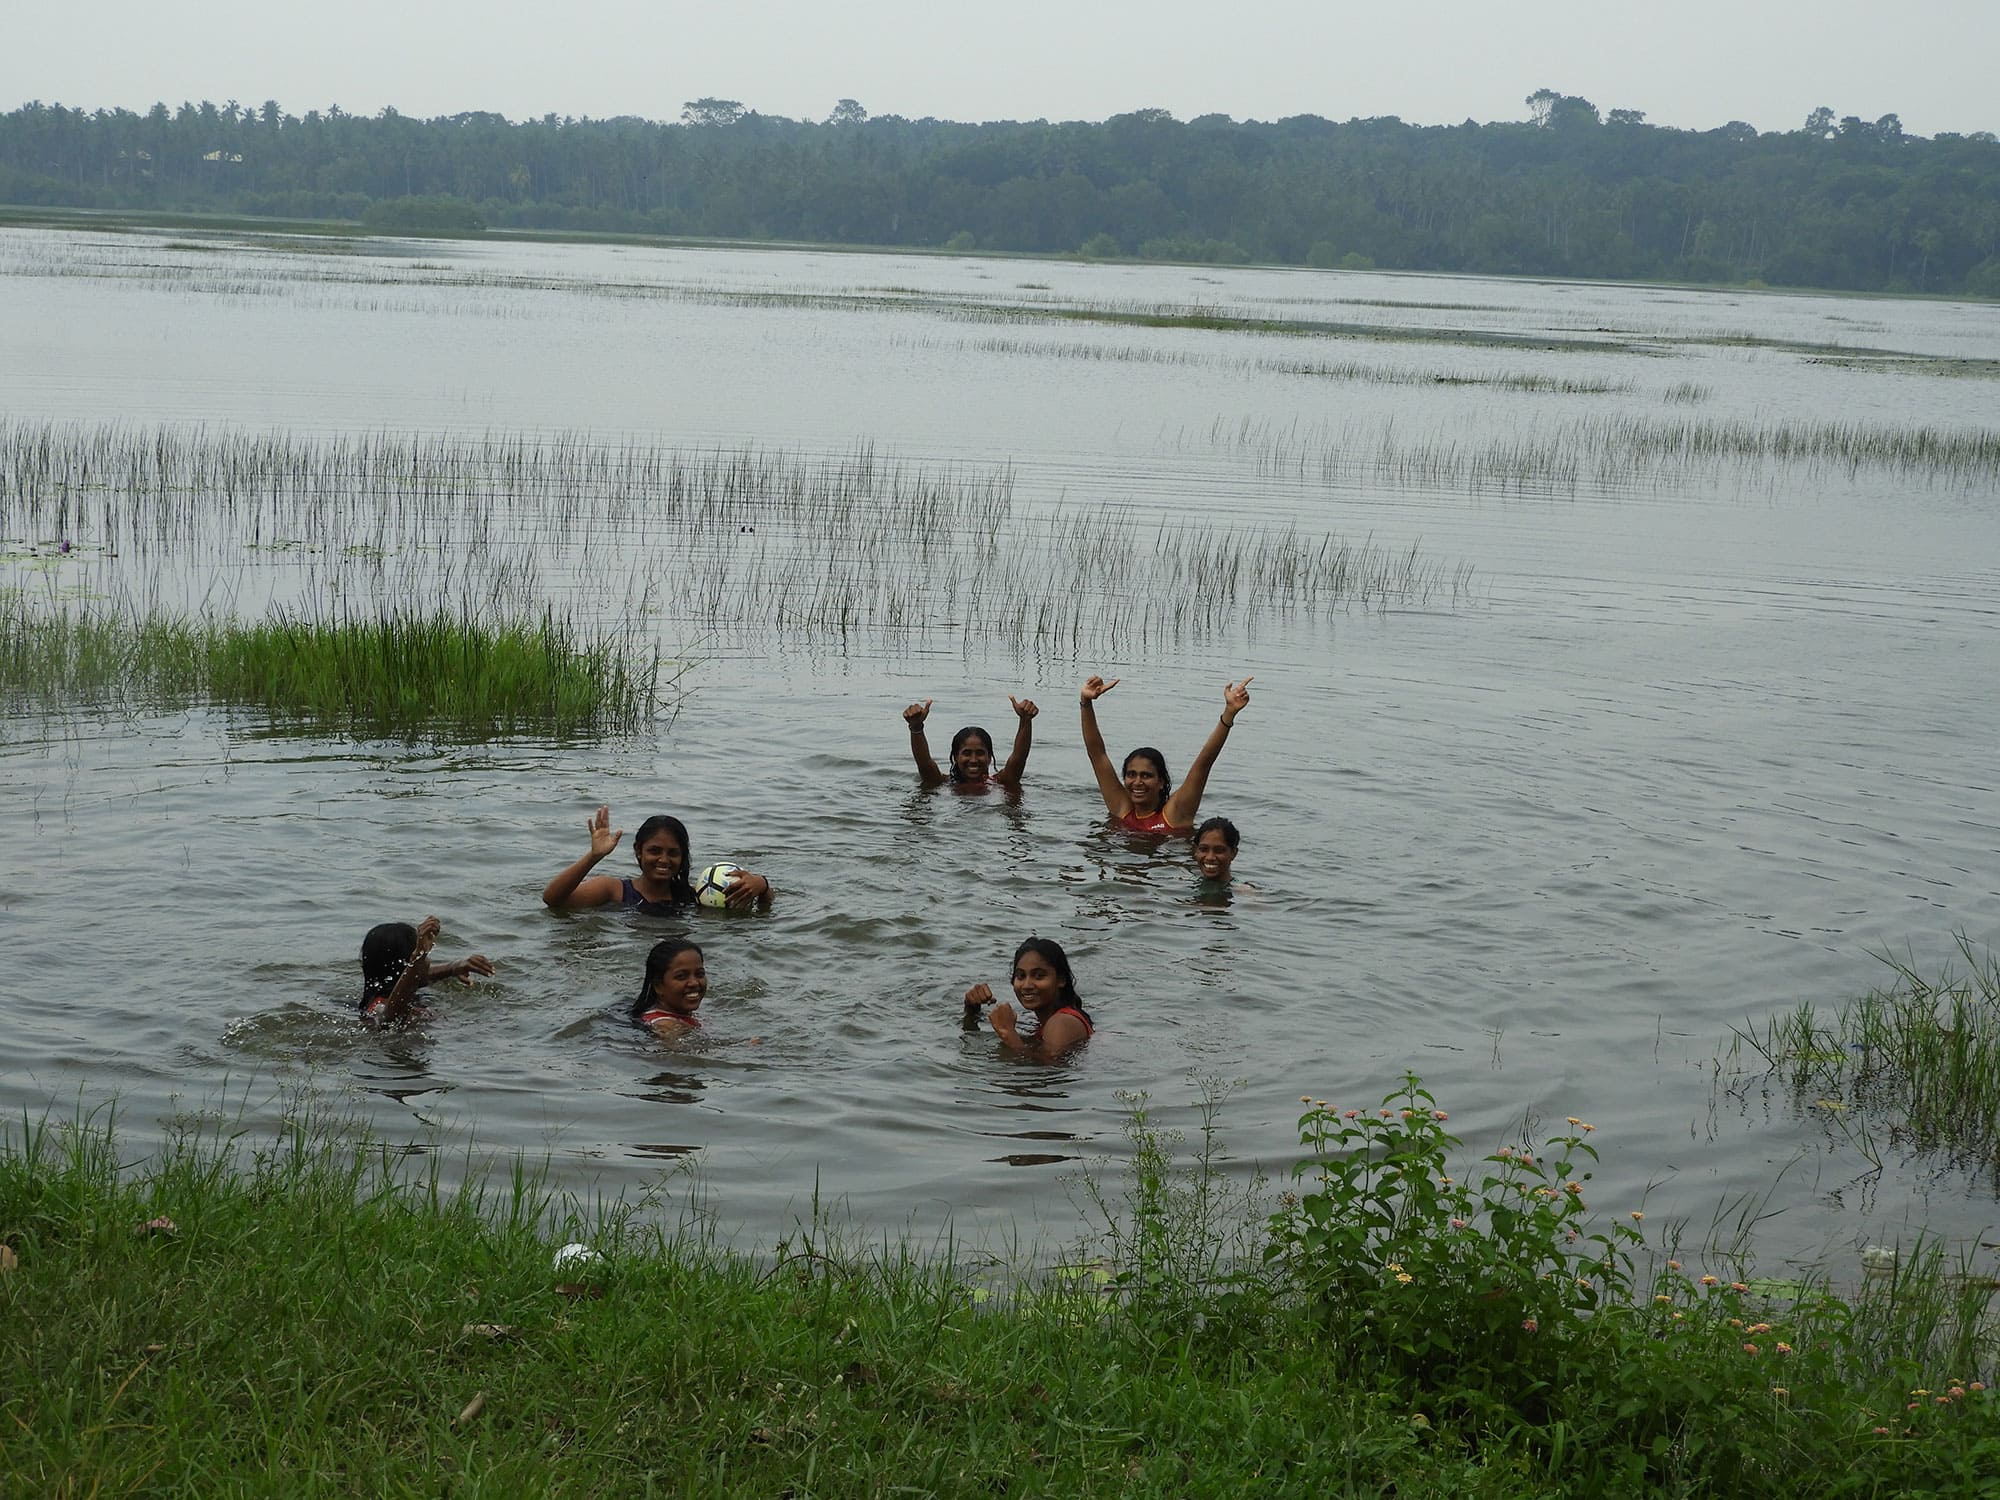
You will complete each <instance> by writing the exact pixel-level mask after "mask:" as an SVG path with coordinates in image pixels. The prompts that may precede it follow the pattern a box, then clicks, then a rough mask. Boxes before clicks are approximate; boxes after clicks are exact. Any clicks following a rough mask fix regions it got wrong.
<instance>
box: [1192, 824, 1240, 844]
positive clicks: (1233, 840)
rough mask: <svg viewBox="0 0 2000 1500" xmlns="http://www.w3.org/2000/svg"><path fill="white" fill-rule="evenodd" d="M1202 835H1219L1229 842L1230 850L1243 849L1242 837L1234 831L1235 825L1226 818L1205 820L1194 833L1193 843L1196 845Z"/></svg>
mask: <svg viewBox="0 0 2000 1500" xmlns="http://www.w3.org/2000/svg"><path fill="white" fill-rule="evenodd" d="M1204 833H1219V834H1221V835H1222V836H1223V837H1224V838H1225V839H1227V840H1229V847H1230V848H1232V849H1240V848H1242V847H1243V835H1242V834H1240V833H1238V832H1237V831H1236V825H1235V824H1234V823H1232V822H1230V821H1229V819H1227V818H1209V819H1207V820H1205V821H1204V822H1203V823H1202V825H1201V827H1199V828H1197V829H1196V830H1195V831H1194V841H1195V842H1196V843H1197V844H1199V843H1200V842H1201V836H1202V835H1203V834H1204Z"/></svg>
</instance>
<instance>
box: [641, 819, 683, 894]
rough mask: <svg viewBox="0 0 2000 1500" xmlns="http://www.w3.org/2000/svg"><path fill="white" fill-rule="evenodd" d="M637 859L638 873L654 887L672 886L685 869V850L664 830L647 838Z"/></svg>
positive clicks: (678, 841) (677, 840)
mask: <svg viewBox="0 0 2000 1500" xmlns="http://www.w3.org/2000/svg"><path fill="white" fill-rule="evenodd" d="M637 857H638V860H639V873H640V874H641V875H643V876H645V877H646V878H647V879H648V880H650V881H652V882H653V883H654V884H655V885H661V886H667V885H672V884H673V883H674V880H675V878H676V877H677V876H679V875H680V874H681V873H682V872H683V871H684V870H685V869H686V867H687V850H685V849H683V848H682V847H681V844H680V840H679V839H677V838H675V837H674V836H673V835H672V834H671V833H669V832H667V830H666V829H664V828H662V829H661V830H660V831H659V832H657V833H654V834H651V835H649V836H648V837H647V839H646V842H645V843H643V844H641V845H640V846H639V852H638V856H637Z"/></svg>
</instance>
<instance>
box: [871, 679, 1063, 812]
mask: <svg viewBox="0 0 2000 1500" xmlns="http://www.w3.org/2000/svg"><path fill="white" fill-rule="evenodd" d="M935 701H936V700H935V699H931V698H926V699H924V701H923V702H921V703H912V704H911V705H910V706H909V707H908V708H906V709H904V710H903V722H904V723H905V724H908V725H909V726H910V756H911V758H912V759H914V760H915V761H916V763H917V779H918V780H919V781H921V782H923V784H924V785H925V786H927V787H932V786H943V785H944V784H945V783H946V782H947V781H949V782H950V783H951V787H952V790H953V791H955V792H983V791H985V790H986V789H987V788H988V787H990V786H993V785H996V784H997V785H999V786H1003V787H1005V788H1006V789H1007V790H1008V791H1010V792H1018V791H1019V790H1020V789H1021V773H1022V772H1023V771H1025V770H1026V769H1027V768H1028V750H1029V748H1030V746H1031V745H1032V743H1033V740H1034V725H1035V715H1036V714H1037V713H1039V712H1041V710H1040V709H1038V708H1036V707H1035V700H1034V699H1032V698H1016V697H1015V696H1014V695H1013V694H1011V693H1009V694H1008V695H1007V701H1008V702H1009V703H1011V704H1013V705H1014V713H1015V716H1016V718H1017V719H1018V721H1019V722H1018V723H1017V724H1016V725H1015V727H1014V749H1013V751H1012V753H1011V754H1009V755H1008V757H1007V764H1005V765H1004V766H1002V767H1001V768H1000V769H999V770H998V771H995V770H994V769H993V736H992V735H990V734H988V733H987V732H986V731H985V730H983V729H981V728H980V727H979V726H978V725H977V724H968V725H966V726H965V728H963V729H961V730H959V732H958V733H957V734H955V735H953V736H952V737H951V757H950V761H951V772H950V774H949V775H947V774H946V773H945V772H943V771H941V770H939V769H938V763H937V762H936V761H935V760H932V759H931V747H930V742H929V741H928V740H927V739H925V738H924V720H925V719H927V718H929V717H930V712H931V704H932V703H933V702H935Z"/></svg>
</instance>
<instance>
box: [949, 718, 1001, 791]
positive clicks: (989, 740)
mask: <svg viewBox="0 0 2000 1500" xmlns="http://www.w3.org/2000/svg"><path fill="white" fill-rule="evenodd" d="M975 734H976V735H978V736H979V737H980V738H981V739H982V740H984V741H986V757H987V759H988V760H991V759H992V758H993V736H992V735H990V734H988V733H987V732H986V731H985V730H983V729H981V728H980V727H979V726H978V725H977V724H968V725H966V726H965V728H963V729H961V730H959V732H958V733H957V734H955V735H953V736H952V737H951V779H952V780H953V781H962V780H964V778H963V777H962V776H960V775H959V774H958V751H959V747H960V746H962V745H963V744H964V743H965V742H966V741H967V740H969V739H971V738H972V737H973V736H974V735H975Z"/></svg>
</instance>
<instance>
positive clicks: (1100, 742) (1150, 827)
mask: <svg viewBox="0 0 2000 1500" xmlns="http://www.w3.org/2000/svg"><path fill="white" fill-rule="evenodd" d="M1123 680H1124V679H1123V678H1119V677H1114V678H1112V679H1111V680H1110V681H1109V682H1106V681H1105V680H1104V679H1103V678H1102V677H1093V678H1091V679H1090V681H1088V682H1086V683H1085V684H1084V685H1083V693H1082V699H1081V701H1082V703H1083V748H1084V750H1085V751H1086V752H1087V753H1088V754H1089V756H1090V768H1091V770H1093V771H1095V772H1096V773H1097V789H1098V791H1099V792H1101V793H1102V794H1103V796H1104V806H1105V809H1106V810H1107V811H1108V812H1109V813H1110V814H1111V817H1112V820H1113V821H1114V822H1116V823H1117V825H1118V826H1119V827H1120V828H1122V829H1124V830H1125V831H1126V832H1128V833H1178V834H1186V833H1189V832H1191V831H1192V830H1193V828H1194V815H1195V813H1196V811H1197V810H1198V809H1199V808H1200V807H1201V794H1202V789H1203V788H1204V787H1206V786H1207V785H1208V773H1209V772H1210V771H1212V770H1214V769H1215V758H1216V757H1217V756H1218V755H1220V754H1221V753H1222V747H1223V744H1224V743H1225V742H1226V741H1227V740H1228V739H1229V730H1230V726H1231V725H1233V724H1234V723H1235V722H1236V716H1237V715H1238V714H1240V713H1242V712H1243V710H1244V709H1246V708H1248V707H1249V706H1250V684H1251V682H1252V681H1253V679H1252V678H1249V677H1246V678H1244V679H1243V680H1242V681H1241V682H1231V683H1226V684H1224V685H1223V689H1222V717H1221V718H1220V719H1218V720H1217V721H1216V725H1215V728H1213V729H1211V730H1209V732H1208V738H1207V740H1205V741H1204V742H1203V743H1202V747H1201V749H1200V750H1199V751H1197V752H1196V754H1195V758H1194V764H1193V765H1191V766H1189V767H1188V773H1187V779H1186V780H1185V781H1183V782H1182V783H1181V784H1180V786H1179V787H1175V785H1174V783H1173V778H1172V777H1170V776H1169V775H1168V774H1167V760H1166V757H1165V756H1164V755H1162V754H1160V752H1159V751H1157V750H1155V749H1154V748H1153V747H1152V746H1151V745H1141V746H1140V747H1139V748H1138V749H1137V750H1134V751H1133V752H1132V753H1131V754H1130V755H1128V756H1126V757H1125V764H1124V767H1123V769H1122V770H1120V769H1118V768H1115V767H1113V766H1112V764H1111V757H1110V756H1109V755H1108V754H1106V753H1105V749H1104V734H1103V732H1102V731H1101V730H1099V729H1098V727H1097V700H1098V699H1099V698H1102V697H1103V696H1104V695H1105V694H1106V693H1108V692H1110V691H1111V690H1112V689H1113V688H1115V687H1117V686H1118V684H1119V683H1120V682H1122V681H1123Z"/></svg>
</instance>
